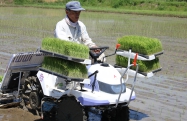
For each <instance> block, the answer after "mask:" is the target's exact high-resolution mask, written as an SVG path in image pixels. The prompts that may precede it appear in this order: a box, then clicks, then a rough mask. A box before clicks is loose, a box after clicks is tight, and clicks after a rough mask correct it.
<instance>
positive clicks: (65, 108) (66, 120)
mask: <svg viewBox="0 0 187 121" xmlns="http://www.w3.org/2000/svg"><path fill="white" fill-rule="evenodd" d="M57 106H58V107H57V114H56V120H57V121H87V117H86V115H85V112H84V110H83V108H82V107H81V105H80V103H78V102H77V101H76V99H75V98H71V97H67V98H63V99H62V100H61V102H59V103H58V104H57Z"/></svg>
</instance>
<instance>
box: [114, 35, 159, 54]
mask: <svg viewBox="0 0 187 121" xmlns="http://www.w3.org/2000/svg"><path fill="white" fill-rule="evenodd" d="M117 41H118V43H119V44H120V45H121V46H120V49H122V50H127V51H128V50H129V49H130V48H131V49H132V52H135V53H140V54H144V55H151V54H154V53H156V52H160V51H162V44H161V42H160V41H159V40H158V39H156V38H148V37H143V36H124V37H122V38H118V40H117Z"/></svg>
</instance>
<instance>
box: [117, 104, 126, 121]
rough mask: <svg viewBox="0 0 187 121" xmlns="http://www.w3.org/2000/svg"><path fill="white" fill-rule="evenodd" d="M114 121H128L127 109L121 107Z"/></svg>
mask: <svg viewBox="0 0 187 121" xmlns="http://www.w3.org/2000/svg"><path fill="white" fill-rule="evenodd" d="M116 121H129V107H128V106H125V107H121V108H118V109H117V111H116Z"/></svg>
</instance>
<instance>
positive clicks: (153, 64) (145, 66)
mask: <svg viewBox="0 0 187 121" xmlns="http://www.w3.org/2000/svg"><path fill="white" fill-rule="evenodd" d="M132 62H133V59H131V63H132ZM116 64H117V65H120V66H122V67H127V64H128V58H126V57H123V56H120V55H117V56H116ZM137 64H138V65H139V70H138V71H140V72H150V71H151V70H156V69H159V68H160V63H159V58H156V59H154V60H151V61H142V60H137ZM131 69H133V70H135V67H133V66H132V67H131Z"/></svg>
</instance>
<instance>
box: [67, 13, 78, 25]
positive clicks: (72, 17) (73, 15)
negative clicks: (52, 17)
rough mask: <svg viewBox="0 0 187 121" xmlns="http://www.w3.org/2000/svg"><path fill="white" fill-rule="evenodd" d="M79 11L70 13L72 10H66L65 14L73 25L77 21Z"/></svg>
mask: <svg viewBox="0 0 187 121" xmlns="http://www.w3.org/2000/svg"><path fill="white" fill-rule="evenodd" d="M80 13H81V11H72V10H66V14H67V16H68V18H69V19H70V21H71V22H73V23H75V22H77V21H78V20H79V15H80Z"/></svg>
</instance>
